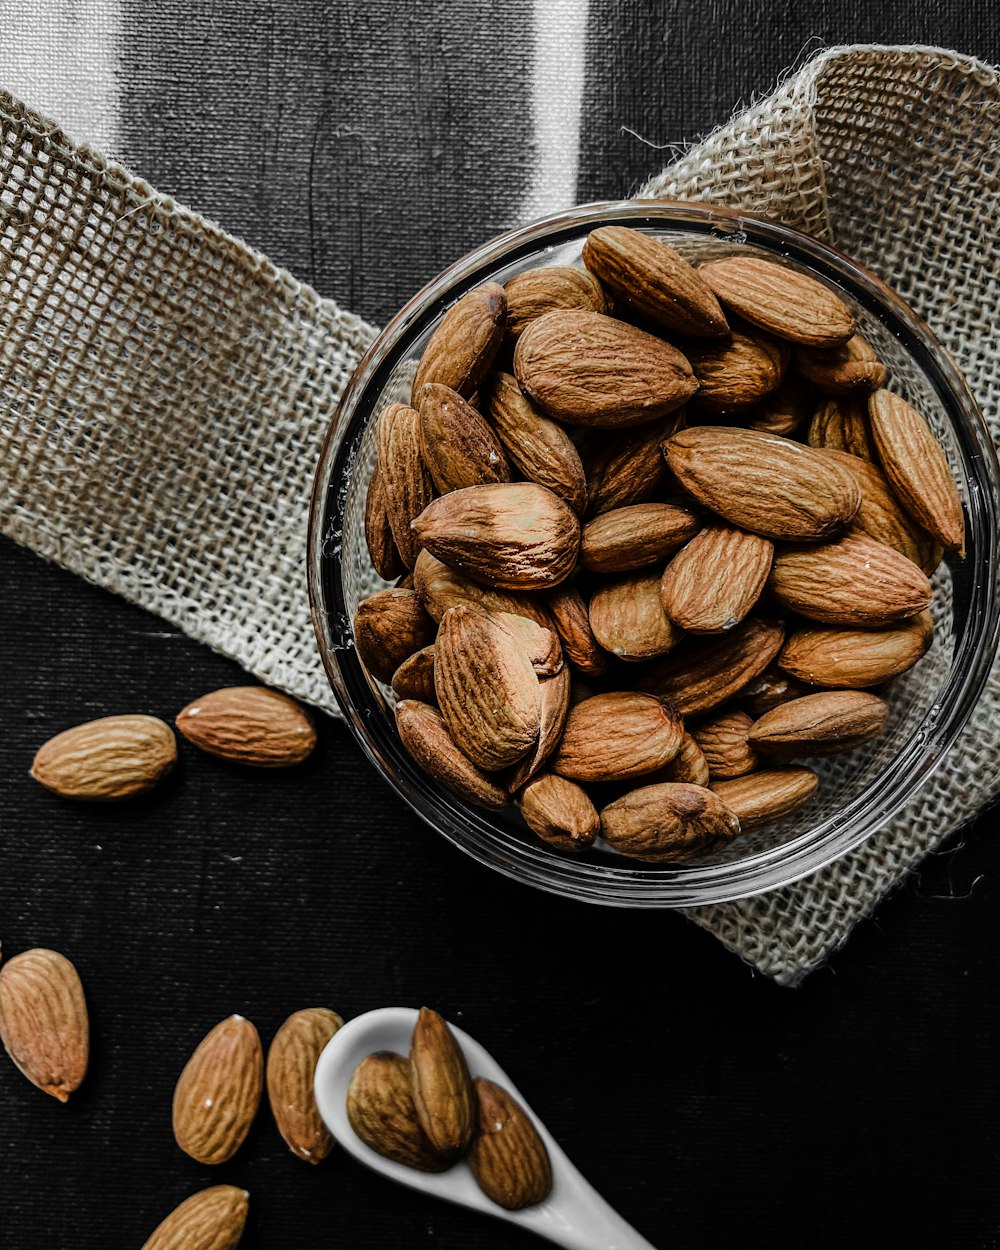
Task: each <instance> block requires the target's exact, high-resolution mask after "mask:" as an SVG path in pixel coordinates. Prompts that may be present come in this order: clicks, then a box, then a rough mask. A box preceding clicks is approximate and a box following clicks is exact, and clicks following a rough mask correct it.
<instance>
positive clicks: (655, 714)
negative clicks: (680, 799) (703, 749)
mask: <svg viewBox="0 0 1000 1250" xmlns="http://www.w3.org/2000/svg"><path fill="white" fill-rule="evenodd" d="M683 738H684V729H683V726H682V725H681V721H680V717H679V716H678V715H677V713H676V712H675V711H674V709H673V708H672V707H670V705H669V704H667V703H664V702H663V701H662V700H661V699H656V698H653V697H652V696H650V695H646V694H633V693H631V692H628V691H616V692H614V693H612V694H597V695H594V696H593V697H592V698H589V699H584V700H583V702H582V703H577V704H575V705H574V706H573V707H571V708H570V710H569V716H568V717H567V718H566V728H565V730H564V731H563V737H562V741H561V742H560V744H559V749H558V750H557V751H556V753H555V755H554V756H553V757H552V759H551V760H550V762H549V767H550V769H551V770H552V772H554V773H558V774H559V775H560V776H561V777H568V778H569V779H570V780H571V781H627V780H628V779H629V778H630V777H641V776H642V774H643V773H651V772H653V770H654V769H657V768H662V767H663V765H664V764H667V763H669V761H670V760H672V759H673V758H674V756H675V755H676V754H677V752H678V751H679V750H680V748H681V742H682V741H683Z"/></svg>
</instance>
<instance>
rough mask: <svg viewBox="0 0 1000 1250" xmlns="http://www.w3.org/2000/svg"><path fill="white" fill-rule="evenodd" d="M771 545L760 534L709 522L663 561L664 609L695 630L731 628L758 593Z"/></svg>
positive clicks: (716, 631) (715, 631) (764, 578)
mask: <svg viewBox="0 0 1000 1250" xmlns="http://www.w3.org/2000/svg"><path fill="white" fill-rule="evenodd" d="M773 556H774V545H773V544H772V543H771V542H769V541H768V539H766V538H761V537H760V536H759V535H758V534H748V533H747V532H746V531H745V530H738V529H733V528H731V527H730V526H728V525H709V526H708V527H707V528H706V529H703V530H702V531H701V533H700V534H699V535H698V536H697V537H696V538H693V539H692V540H691V541H690V542H689V543H688V544H687V546H686V547H683V548H682V549H681V550H680V551H679V552H678V553H677V555H675V556H674V558H673V560H671V562H670V563H669V564H668V565H667V567H666V570H665V571H664V574H663V578H662V581H661V583H660V602H661V604H662V605H663V610H664V612H665V613H666V614H667V616H669V617H670V619H671V620H672V621H673V622H674V624H675V625H678V626H679V627H680V628H681V629H684V630H687V631H689V632H690V633H693V634H723V633H726V632H727V631H728V630H730V629H733V628H735V626H737V625H738V624H739V623H740V621H742V620H743V618H744V617H745V616H746V615H747V614H748V613H749V612H750V610H751V609H752V608H753V606H754V604H755V603H756V602H757V600H758V599H759V598H760V592H761V591H762V590H763V589H764V583H765V582H766V581H767V575H768V573H770V571H771V560H772V558H773Z"/></svg>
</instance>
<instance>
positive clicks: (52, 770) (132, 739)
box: [31, 716, 177, 802]
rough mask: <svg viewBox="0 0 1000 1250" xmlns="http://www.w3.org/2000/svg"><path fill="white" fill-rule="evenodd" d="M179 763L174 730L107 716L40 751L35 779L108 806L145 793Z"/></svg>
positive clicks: (149, 719) (150, 719)
mask: <svg viewBox="0 0 1000 1250" xmlns="http://www.w3.org/2000/svg"><path fill="white" fill-rule="evenodd" d="M176 760H177V740H176V739H175V738H174V733H173V730H172V729H171V728H170V726H169V725H166V724H164V722H163V721H161V720H159V719H158V718H157V717H155V716H102V717H101V718H100V719H99V720H92V721H86V722H85V723H84V724H82V725H74V726H73V728H72V729H66V730H64V731H63V732H62V733H60V734H56V736H55V737H54V738H50V739H49V740H48V742H46V743H45V744H44V745H43V746H41V747H39V748H38V751H37V752H36V754H35V758H34V760H33V761H32V764H31V775H32V777H34V779H35V780H36V781H39V782H41V784H42V785H43V786H45V788H46V789H47V790H52V791H54V792H55V793H56V794H59V795H62V797H63V798H67V799H86V800H88V801H91V802H108V801H111V800H113V799H129V798H133V797H134V796H135V795H138V794H145V793H146V792H147V791H148V790H152V788H153V787H154V786H155V785H157V783H158V782H160V781H162V779H163V778H164V777H165V776H166V775H167V773H169V772H170V770H171V768H173V766H174V763H175V762H176Z"/></svg>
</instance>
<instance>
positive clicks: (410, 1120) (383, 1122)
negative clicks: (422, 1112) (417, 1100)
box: [347, 1050, 452, 1172]
mask: <svg viewBox="0 0 1000 1250" xmlns="http://www.w3.org/2000/svg"><path fill="white" fill-rule="evenodd" d="M347 1118H348V1120H349V1121H350V1125H351V1128H352V1129H354V1131H355V1133H356V1134H357V1135H358V1137H359V1138H360V1139H361V1141H363V1142H364V1143H365V1145H366V1146H368V1147H370V1148H371V1149H372V1150H374V1151H375V1153H376V1154H380V1155H382V1156H383V1157H384V1158H386V1159H393V1160H395V1162H396V1163H402V1164H405V1165H406V1167H410V1168H416V1169H417V1170H418V1171H420V1172H443V1171H445V1170H446V1169H447V1168H449V1167H451V1164H452V1159H450V1158H447V1157H445V1156H442V1155H440V1154H438V1152H437V1151H436V1150H435V1149H434V1146H433V1145H432V1143H431V1142H430V1140H429V1139H428V1137H427V1134H426V1133H425V1132H424V1130H423V1129H422V1128H421V1127H420V1122H419V1121H418V1119H417V1111H416V1107H415V1106H414V1103H413V1093H412V1087H411V1084H410V1063H409V1060H407V1059H404V1058H403V1056H402V1055H396V1054H393V1053H392V1052H391V1051H388V1050H380V1051H377V1052H376V1053H375V1054H374V1055H369V1056H368V1057H367V1059H363V1060H362V1061H361V1063H359V1064H358V1066H357V1067H356V1068H355V1069H354V1075H353V1076H352V1077H351V1081H350V1084H349V1085H348V1087H347Z"/></svg>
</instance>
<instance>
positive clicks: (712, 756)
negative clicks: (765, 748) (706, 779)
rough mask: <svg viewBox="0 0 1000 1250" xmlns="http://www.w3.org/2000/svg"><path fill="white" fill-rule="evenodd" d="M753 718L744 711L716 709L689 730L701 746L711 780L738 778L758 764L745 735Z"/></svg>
mask: <svg viewBox="0 0 1000 1250" xmlns="http://www.w3.org/2000/svg"><path fill="white" fill-rule="evenodd" d="M752 727H753V721H752V720H751V719H750V717H749V716H748V715H747V714H746V712H739V711H730V712H719V713H717V714H716V715H715V716H712V717H710V718H709V719H708V720H704V721H702V722H701V724H699V725H696V726H695V727H694V728H693V729H692V730H691V733H692V734H693V736H694V740H695V742H697V744H698V746H699V747H701V750H702V754H703V755H704V756H705V761H706V763H707V764H708V771H709V773H710V775H711V778H712V780H713V781H724V780H726V779H727V778H729V777H742V776H743V775H744V774H745V773H752V772H753V770H754V769H755V768H756V767H757V765H758V764H759V763H760V760H759V758H758V756H757V752H756V751H754V749H753V748H752V747H751V746H750V745H749V743H748V741H747V735H748V734H749V733H750V730H751V728H752Z"/></svg>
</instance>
